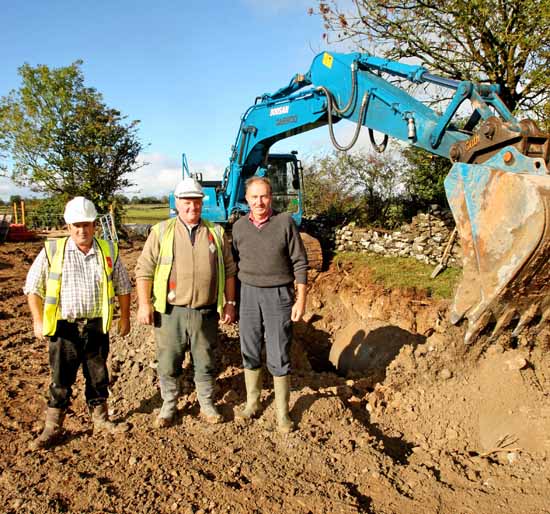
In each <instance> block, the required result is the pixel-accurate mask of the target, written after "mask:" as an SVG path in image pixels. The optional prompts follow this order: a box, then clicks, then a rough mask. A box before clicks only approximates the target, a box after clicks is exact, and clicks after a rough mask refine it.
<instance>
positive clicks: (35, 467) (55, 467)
mask: <svg viewBox="0 0 550 514" xmlns="http://www.w3.org/2000/svg"><path fill="white" fill-rule="evenodd" d="M40 246H41V245H40V243H24V244H23V243H21V244H18V243H10V244H4V245H0V281H1V288H0V298H1V300H2V303H1V307H0V330H1V333H2V337H1V340H0V398H1V400H0V511H1V512H6V513H50V512H71V513H92V512H93V513H145V512H147V513H149V512H150V513H172V512H178V513H179V512H181V513H191V512H196V513H222V512H236V513H249V512H250V513H253V512H255V513H264V512H265V513H272V512H273V513H277V512H285V513H304V514H305V513H356V512H365V513H376V514H382V513H385V514H389V513H398V514H408V513H411V514H412V513H415V514H423V513H453V514H454V513H476V514H479V513H486V514H492V513H501V512H506V513H522V514H525V513H537V514H539V513H550V500H549V496H550V495H549V491H550V462H549V458H550V398H549V392H550V366H549V364H550V357H549V350H550V331H549V330H548V328H546V329H544V330H543V331H541V332H539V333H538V335H537V336H532V335H530V334H527V335H526V336H524V337H521V338H520V339H519V340H518V341H513V340H509V339H508V338H507V337H506V336H503V337H501V339H499V340H498V341H497V342H496V343H493V344H491V345H489V344H488V343H487V342H486V341H484V340H481V341H479V342H478V343H477V344H476V345H475V346H474V347H472V348H468V347H465V346H464V344H463V343H462V329H460V328H454V327H450V326H448V324H447V323H446V321H445V313H446V308H447V305H446V303H445V302H435V301H433V300H432V299H430V298H427V297H426V296H425V295H423V294H421V293H418V292H416V291H413V290H407V291H397V290H385V289H383V288H382V287H380V286H375V285H373V284H372V283H370V281H369V277H368V271H367V270H365V269H354V268H352V267H347V268H341V269H336V268H331V269H329V271H327V272H324V273H321V274H320V275H318V276H317V277H315V279H314V280H313V282H312V287H311V291H310V298H309V305H308V309H309V310H308V313H307V315H306V318H305V321H304V322H302V323H299V324H298V325H297V326H296V343H295V345H294V349H293V365H294V373H293V376H292V393H291V408H292V410H291V416H292V418H293V419H294V421H295V422H296V423H297V425H298V430H297V431H296V432H294V433H292V434H290V435H287V436H284V435H280V434H279V433H277V432H276V431H275V430H274V406H273V391H272V381H271V380H270V379H265V380H264V391H263V396H262V402H263V406H264V412H263V414H262V416H261V418H260V419H259V420H257V421H255V422H253V423H250V424H245V425H241V424H238V423H236V422H235V421H234V417H233V410H234V408H236V407H237V406H238V405H239V404H240V403H241V402H243V400H244V398H245V392H244V383H243V376H242V370H241V367H240V354H239V343H238V332H237V327H233V328H230V329H229V330H225V331H224V332H222V333H221V335H220V344H219V347H218V348H217V357H218V362H219V367H218V372H219V373H218V377H217V386H218V392H217V401H218V405H219V407H220V409H221V411H222V413H223V414H224V416H225V419H226V422H225V423H223V424H221V425H214V426H212V425H207V424H206V423H204V422H203V421H202V420H201V419H200V418H199V417H198V405H197V403H196V398H195V394H194V392H193V383H192V379H191V368H190V367H188V368H187V369H186V371H185V377H184V382H183V390H184V394H183V396H182V398H181V399H180V403H179V414H180V415H179V417H178V423H177V425H176V426H174V427H172V428H170V429H167V430H163V431H161V430H157V429H154V428H153V425H152V422H153V419H154V416H155V415H156V412H157V411H158V409H159V408H160V405H161V400H160V395H159V392H158V389H157V383H156V372H155V358H154V343H153V338H152V334H151V330H150V329H149V328H146V327H140V326H138V325H136V324H134V325H133V328H132V332H131V334H130V335H129V336H128V337H126V338H124V339H120V338H118V337H116V336H113V337H112V340H111V341H112V345H111V358H110V368H111V375H112V386H111V390H112V395H111V398H110V409H111V411H112V415H113V417H114V418H115V419H116V420H125V421H127V422H129V423H131V425H132V428H131V430H130V431H129V432H128V433H127V434H125V435H117V436H114V437H111V436H108V437H105V436H99V435H94V434H93V433H92V431H91V424H90V421H89V419H88V415H87V412H86V408H85V404H84V401H83V389H82V380H81V379H79V384H78V387H77V388H75V392H74V401H73V404H72V407H71V410H70V411H69V414H68V416H67V420H66V423H65V426H66V430H67V431H66V435H65V437H64V440H63V441H62V443H61V444H60V445H59V446H57V447H55V448H53V449H51V450H50V451H40V452H36V453H32V452H30V451H29V450H28V444H29V442H30V441H31V439H32V438H34V437H35V436H36V435H37V434H38V433H39V432H40V430H41V428H42V422H43V412H44V409H45V404H46V402H45V394H46V390H47V384H48V380H49V377H48V363H47V348H46V346H45V344H44V343H41V342H38V341H37V340H35V339H34V338H33V335H32V325H31V319H30V316H29V314H28V310H27V307H26V300H25V297H24V296H23V295H22V292H21V289H22V286H23V283H24V278H25V275H26V272H27V269H28V267H29V265H30V263H31V262H32V260H33V258H34V256H35V255H36V254H37V253H38V251H39V249H40ZM138 254H139V244H138V243H136V244H135V246H134V247H129V248H125V249H123V252H122V256H123V258H124V260H125V262H126V264H127V265H128V268H129V269H133V266H134V264H135V260H136V258H137V256H138ZM333 364H335V365H337V366H338V367H339V368H340V369H342V370H345V371H347V375H346V376H342V375H338V374H336V373H335V370H334V367H333Z"/></svg>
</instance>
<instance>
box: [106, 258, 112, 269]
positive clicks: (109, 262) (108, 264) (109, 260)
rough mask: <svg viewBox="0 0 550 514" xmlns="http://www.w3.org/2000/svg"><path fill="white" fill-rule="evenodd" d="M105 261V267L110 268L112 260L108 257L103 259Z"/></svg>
mask: <svg viewBox="0 0 550 514" xmlns="http://www.w3.org/2000/svg"><path fill="white" fill-rule="evenodd" d="M105 260H106V261H107V266H109V268H112V267H113V260H112V259H111V258H110V257H105Z"/></svg>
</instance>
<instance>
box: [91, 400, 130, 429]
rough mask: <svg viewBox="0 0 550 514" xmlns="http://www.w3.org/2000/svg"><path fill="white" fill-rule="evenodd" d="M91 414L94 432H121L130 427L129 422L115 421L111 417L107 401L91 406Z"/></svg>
mask: <svg viewBox="0 0 550 514" xmlns="http://www.w3.org/2000/svg"><path fill="white" fill-rule="evenodd" d="M90 414H91V416H92V421H93V423H94V432H106V433H109V434H120V433H122V432H127V431H128V430H129V429H130V426H129V425H128V423H113V422H112V421H111V420H110V419H109V412H108V410H107V403H100V404H99V405H94V406H93V407H90Z"/></svg>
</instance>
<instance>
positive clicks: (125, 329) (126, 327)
mask: <svg viewBox="0 0 550 514" xmlns="http://www.w3.org/2000/svg"><path fill="white" fill-rule="evenodd" d="M117 328H118V335H119V336H120V337H124V336H127V335H128V334H129V333H130V319H129V318H126V317H124V318H120V319H119V320H118V327H117Z"/></svg>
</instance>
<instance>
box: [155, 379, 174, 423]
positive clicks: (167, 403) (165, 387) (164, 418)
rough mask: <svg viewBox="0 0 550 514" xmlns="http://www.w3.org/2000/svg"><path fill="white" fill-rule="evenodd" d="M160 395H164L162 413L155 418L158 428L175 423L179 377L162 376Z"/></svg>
mask: <svg viewBox="0 0 550 514" xmlns="http://www.w3.org/2000/svg"><path fill="white" fill-rule="evenodd" d="M159 383H160V396H161V397H162V407H161V409H160V413H159V415H158V417H157V419H155V427H156V428H167V427H170V426H172V425H173V424H174V420H175V417H176V412H177V407H178V396H179V384H178V379H177V378H174V377H160V378H159Z"/></svg>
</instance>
